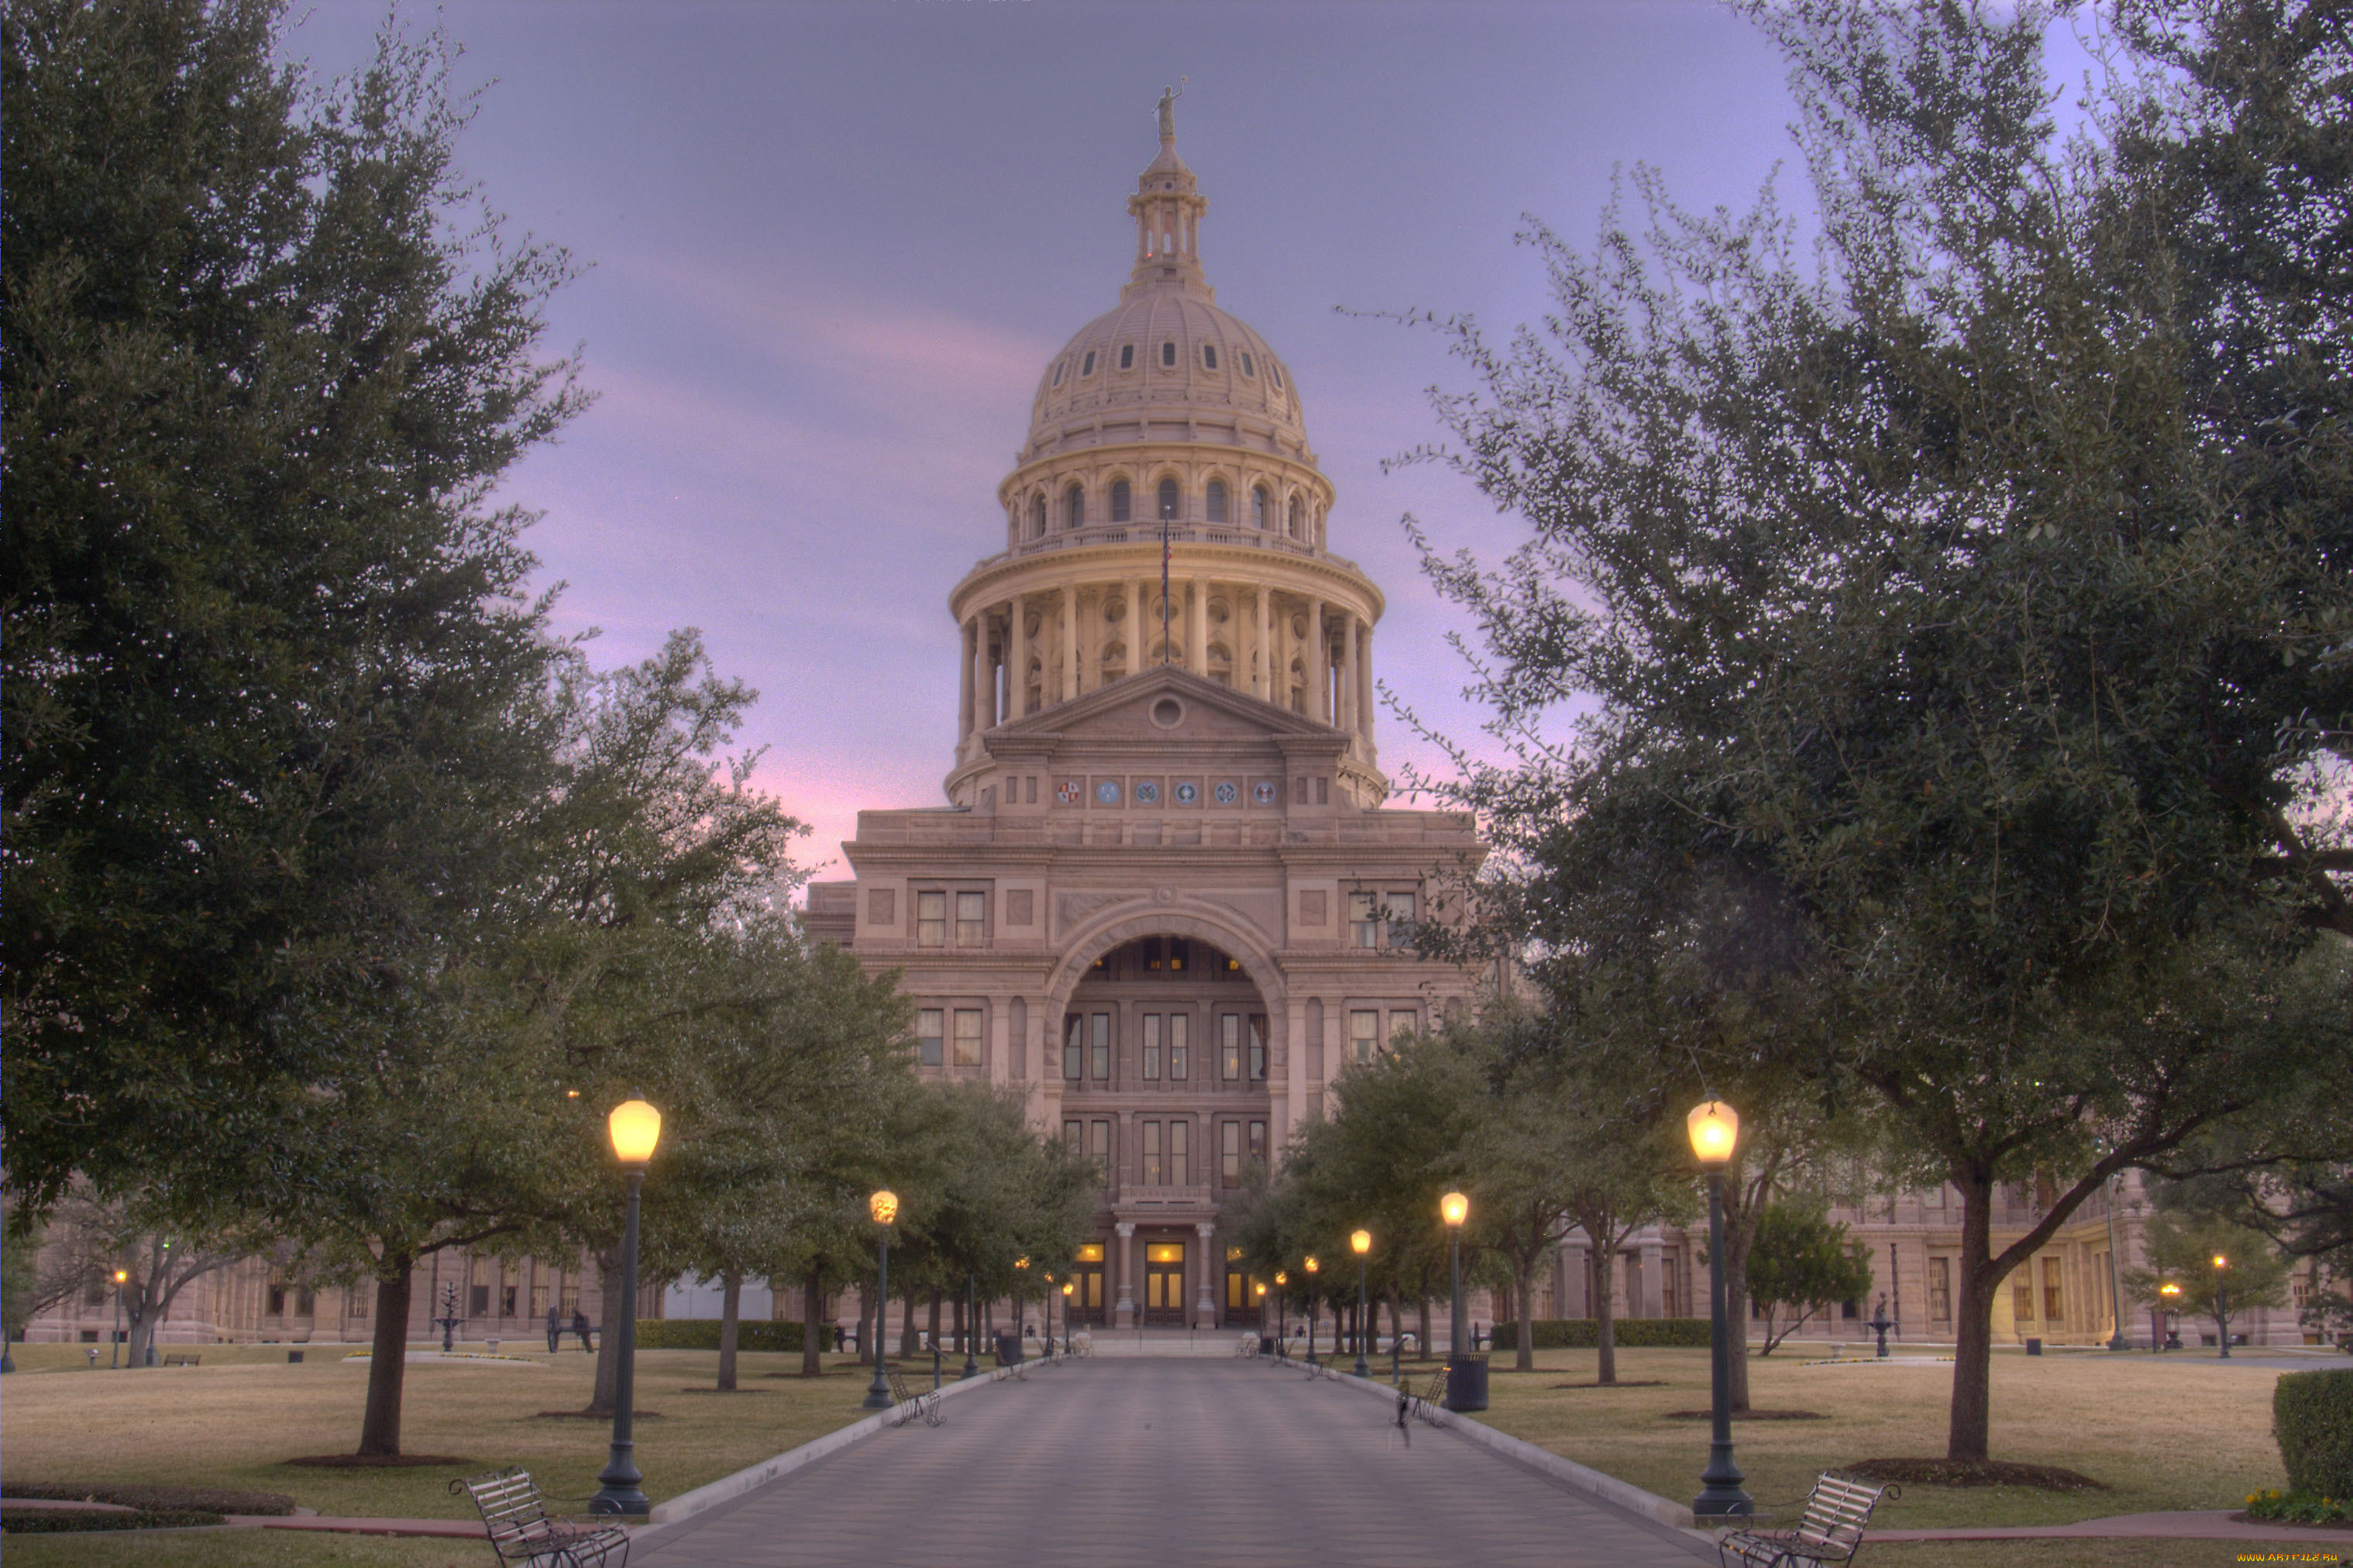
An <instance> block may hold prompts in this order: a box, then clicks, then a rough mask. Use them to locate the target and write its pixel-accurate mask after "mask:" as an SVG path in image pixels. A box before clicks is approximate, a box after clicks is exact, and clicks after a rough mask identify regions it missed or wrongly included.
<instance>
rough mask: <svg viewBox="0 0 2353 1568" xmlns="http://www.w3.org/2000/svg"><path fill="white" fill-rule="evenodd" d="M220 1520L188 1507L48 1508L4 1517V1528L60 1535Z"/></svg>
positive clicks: (188, 1525)
mask: <svg viewBox="0 0 2353 1568" xmlns="http://www.w3.org/2000/svg"><path fill="white" fill-rule="evenodd" d="M220 1522H222V1520H221V1516H220V1515H219V1514H216V1513H198V1512H195V1511H194V1510H188V1509H134V1510H130V1511H128V1512H122V1513H116V1512H113V1511H111V1510H99V1509H79V1508H45V1509H38V1510H32V1509H28V1510H24V1511H22V1512H18V1513H12V1514H8V1515H6V1516H5V1517H0V1531H5V1532H6V1533H7V1534H10V1535H60V1534H65V1533H68V1532H69V1531H91V1530H189V1529H194V1528H195V1527H196V1526H199V1525H207V1524H219V1523H220Z"/></svg>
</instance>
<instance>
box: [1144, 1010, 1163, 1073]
mask: <svg viewBox="0 0 2353 1568" xmlns="http://www.w3.org/2000/svg"><path fill="white" fill-rule="evenodd" d="M1144 1077H1145V1081H1146V1082H1150V1083H1157V1082H1158V1081H1159V1080H1160V1015H1159V1014H1157V1013H1146V1014H1145V1016H1144Z"/></svg>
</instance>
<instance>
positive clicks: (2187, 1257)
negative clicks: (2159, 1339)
mask: <svg viewBox="0 0 2353 1568" xmlns="http://www.w3.org/2000/svg"><path fill="white" fill-rule="evenodd" d="M2142 1240H2143V1243H2144V1245H2145V1247H2146V1249H2147V1251H2146V1256H2147V1266H2146V1267H2145V1268H2128V1269H2126V1270H2125V1274H2124V1279H2123V1280H2122V1284H2123V1286H2124V1289H2125V1294H2126V1295H2127V1296H2130V1297H2131V1298H2132V1299H2133V1300H2136V1301H2138V1302H2139V1303H2140V1304H2141V1305H2143V1306H2145V1307H2158V1308H2162V1309H2164V1310H2179V1311H2180V1312H2182V1313H2183V1314H2184V1315H2186V1316H2189V1317H2198V1318H2212V1319H2213V1320H2214V1321H2215V1331H2216V1333H2217V1334H2218V1335H2219V1334H2220V1333H2221V1331H2222V1329H2223V1326H2224V1325H2223V1321H2222V1320H2223V1316H2224V1314H2225V1313H2237V1312H2241V1311H2243V1310H2246V1309H2248V1308H2250V1307H2284V1306H2285V1305H2286V1304H2287V1279H2288V1268H2289V1265H2288V1261H2287V1259H2285V1258H2282V1257H2281V1256H2280V1255H2279V1252H2278V1250H2277V1249H2276V1248H2274V1247H2273V1246H2272V1245H2271V1242H2270V1240H2269V1238H2267V1237H2264V1236H2263V1233H2262V1232H2260V1231H2253V1230H2248V1229H2246V1228H2244V1227H2243V1226H2235V1225H2232V1223H2231V1222H2230V1221H2228V1220H2226V1219H2220V1218H2216V1217H2214V1216H2211V1215H2194V1214H2193V1215H2178V1214H2171V1213H2168V1212H2166V1211H2165V1210H2163V1209H2160V1210H2159V1211H2158V1213H2157V1215H2155V1216H2154V1217H2152V1218H2151V1219H2150V1220H2149V1222H2148V1229H2147V1231H2146V1232H2144V1233H2143V1236H2142ZM2216 1258H2225V1259H2227V1260H2228V1261H2227V1264H2226V1266H2225V1267H2223V1268H2216V1267H2214V1259H2216ZM2164 1285H2175V1286H2179V1288H2180V1294H2179V1295H2177V1296H2166V1295H2163V1294H2161V1293H2160V1292H2159V1289H2158V1287H2160V1286H2164ZM2218 1342H2219V1340H2218Z"/></svg>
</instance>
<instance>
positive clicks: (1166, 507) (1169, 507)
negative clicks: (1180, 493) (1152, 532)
mask: <svg viewBox="0 0 2353 1568" xmlns="http://www.w3.org/2000/svg"><path fill="white" fill-rule="evenodd" d="M1160 521H1163V522H1174V521H1176V480H1175V479H1163V480H1161V481H1160Z"/></svg>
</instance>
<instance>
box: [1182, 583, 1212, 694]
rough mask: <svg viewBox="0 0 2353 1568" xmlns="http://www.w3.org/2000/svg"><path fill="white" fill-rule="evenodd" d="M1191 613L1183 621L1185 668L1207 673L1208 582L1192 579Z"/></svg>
mask: <svg viewBox="0 0 2353 1568" xmlns="http://www.w3.org/2000/svg"><path fill="white" fill-rule="evenodd" d="M1192 591H1193V604H1192V614H1191V615H1190V616H1188V617H1187V620H1186V623H1185V668H1187V669H1189V670H1191V671H1192V672H1193V673H1194V674H1196V675H1202V676H1206V675H1208V673H1209V583H1208V578H1206V577H1196V578H1194V579H1193V580H1192Z"/></svg>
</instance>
